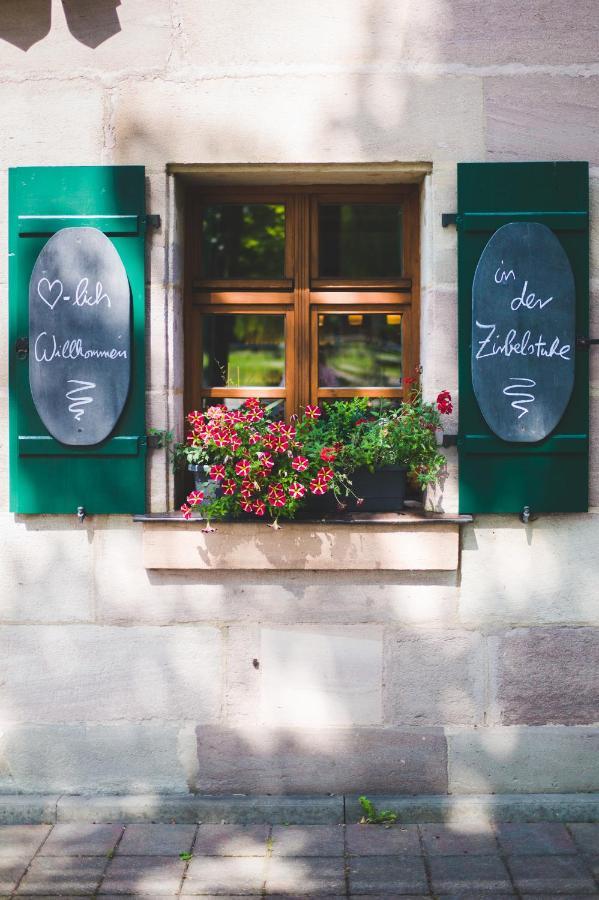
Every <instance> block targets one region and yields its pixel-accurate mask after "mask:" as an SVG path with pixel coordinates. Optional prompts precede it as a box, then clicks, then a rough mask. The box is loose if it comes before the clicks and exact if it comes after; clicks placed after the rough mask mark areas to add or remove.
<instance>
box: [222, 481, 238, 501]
mask: <svg viewBox="0 0 599 900" xmlns="http://www.w3.org/2000/svg"><path fill="white" fill-rule="evenodd" d="M236 488H237V482H236V481H235V479H234V478H226V479H225V480H224V481H223V483H222V489H223V494H227V495H228V496H229V497H230V496H231V494H234V493H235V490H236Z"/></svg>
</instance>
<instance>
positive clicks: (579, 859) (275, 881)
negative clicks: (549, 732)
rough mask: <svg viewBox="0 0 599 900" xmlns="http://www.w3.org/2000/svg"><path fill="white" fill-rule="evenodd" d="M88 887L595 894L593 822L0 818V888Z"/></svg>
mask: <svg viewBox="0 0 599 900" xmlns="http://www.w3.org/2000/svg"><path fill="white" fill-rule="evenodd" d="M181 854H182V855H183V859H181V858H180V856H181ZM95 894H99V895H100V896H102V897H106V896H110V895H113V896H116V895H123V894H138V895H139V894H143V895H145V896H146V897H150V896H163V897H164V896H182V897H185V896H198V895H201V896H213V897H214V896H218V897H220V898H221V900H222V898H223V897H231V896H235V895H240V894H242V895H245V896H248V895H249V896H253V897H260V896H268V897H280V898H283V897H286V898H291V897H301V896H319V897H329V898H333V897H339V898H340V897H359V896H367V897H371V898H374V897H377V898H387V900H392V898H394V897H398V898H402V900H408V898H417V897H418V898H425V897H429V898H430V897H435V898H444V900H449V898H453V897H456V898H457V897H460V898H464V900H466V898H471V900H474V898H480V897H489V898H495V900H503V898H507V897H520V898H527V897H531V898H533V897H534V898H536V900H539V898H540V897H543V898H545V900H546V898H550V897H555V898H561V900H564V898H565V897H567V898H569V900H576V898H578V897H585V898H586V897H599V824H573V825H562V824H561V823H533V824H520V823H518V824H506V825H497V826H485V825H476V826H470V827H469V828H468V827H467V826H464V825H462V826H460V828H459V830H458V829H457V828H452V827H450V826H447V825H395V826H392V827H390V828H384V827H381V826H378V825H347V826H343V825H325V826H322V825H306V826H288V827H286V826H285V825H274V826H270V825H248V826H242V825H200V826H197V825H118V824H117V825H78V824H76V825H72V824H68V825H67V824H58V825H54V826H50V825H7V826H0V897H9V896H11V895H15V896H17V897H24V896H27V895H30V896H36V897H38V898H39V897H40V896H51V895H54V896H56V895H60V896H67V897H75V896H90V895H95Z"/></svg>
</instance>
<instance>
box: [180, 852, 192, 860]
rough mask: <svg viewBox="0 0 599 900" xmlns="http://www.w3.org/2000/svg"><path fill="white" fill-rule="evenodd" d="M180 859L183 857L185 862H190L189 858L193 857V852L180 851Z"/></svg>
mask: <svg viewBox="0 0 599 900" xmlns="http://www.w3.org/2000/svg"><path fill="white" fill-rule="evenodd" d="M179 859H182V860H183V862H189V860H190V859H191V853H180V854H179Z"/></svg>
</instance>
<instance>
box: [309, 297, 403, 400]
mask: <svg viewBox="0 0 599 900" xmlns="http://www.w3.org/2000/svg"><path fill="white" fill-rule="evenodd" d="M401 319H402V317H401V314H400V313H393V314H388V313H387V314H386V313H350V314H349V315H346V314H344V315H341V314H339V313H335V314H326V313H325V314H322V313H321V314H320V315H319V316H318V384H319V385H320V387H356V388H360V387H400V386H401V372H402V361H401Z"/></svg>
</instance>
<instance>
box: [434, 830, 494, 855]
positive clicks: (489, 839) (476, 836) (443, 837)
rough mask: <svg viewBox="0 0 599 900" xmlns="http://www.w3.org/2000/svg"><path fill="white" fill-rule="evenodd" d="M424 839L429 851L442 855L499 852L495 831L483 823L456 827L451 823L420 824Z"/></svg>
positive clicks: (491, 853) (490, 853)
mask: <svg viewBox="0 0 599 900" xmlns="http://www.w3.org/2000/svg"><path fill="white" fill-rule="evenodd" d="M420 833H421V834H422V840H423V841H424V846H425V847H426V850H427V852H428V853H431V854H433V855H440V856H459V855H460V854H470V855H480V854H483V855H484V854H487V855H491V856H492V855H493V854H495V853H497V841H496V840H495V832H494V831H493V829H492V828H491V827H490V826H486V825H483V824H482V823H480V824H478V823H477V824H476V825H472V826H471V827H469V826H467V825H464V826H463V827H460V828H456V827H454V826H451V825H420Z"/></svg>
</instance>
